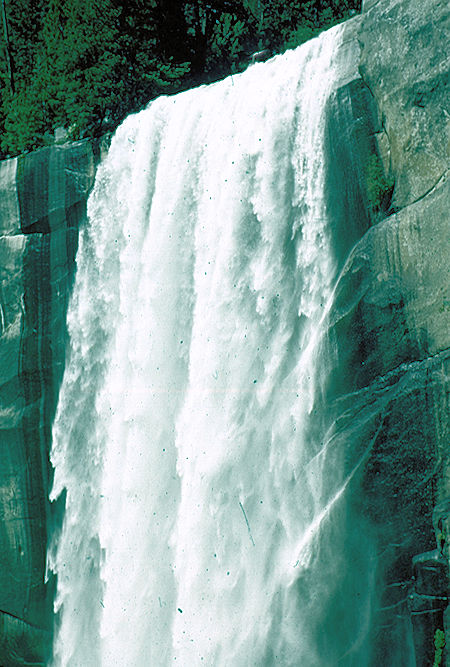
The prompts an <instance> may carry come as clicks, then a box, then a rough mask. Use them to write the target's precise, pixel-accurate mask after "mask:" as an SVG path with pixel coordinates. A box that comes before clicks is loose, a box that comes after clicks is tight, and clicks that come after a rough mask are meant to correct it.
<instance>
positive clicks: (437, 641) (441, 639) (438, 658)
mask: <svg viewBox="0 0 450 667" xmlns="http://www.w3.org/2000/svg"><path fill="white" fill-rule="evenodd" d="M444 646H445V632H444V631H443V630H436V632H435V633H434V649H435V651H434V662H433V667H440V665H441V663H442V653H443V650H444Z"/></svg>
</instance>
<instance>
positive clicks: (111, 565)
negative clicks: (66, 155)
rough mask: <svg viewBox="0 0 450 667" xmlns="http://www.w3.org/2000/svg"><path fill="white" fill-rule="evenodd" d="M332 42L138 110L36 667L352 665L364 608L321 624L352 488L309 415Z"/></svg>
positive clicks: (106, 206) (66, 408)
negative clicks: (53, 626) (44, 645)
mask: <svg viewBox="0 0 450 667" xmlns="http://www.w3.org/2000/svg"><path fill="white" fill-rule="evenodd" d="M340 39H341V29H340V28H339V27H337V28H333V29H332V30H330V31H328V32H326V33H324V34H322V35H321V36H320V37H319V38H317V39H315V40H312V41H310V42H308V43H307V44H305V45H303V46H302V47H300V48H298V49H296V50H295V51H288V52H286V53H285V54H284V55H282V56H278V57H276V58H274V59H272V60H271V61H269V62H267V63H264V64H257V65H254V66H251V67H250V68H249V69H248V70H247V71H246V72H244V73H243V74H240V75H235V76H231V77H229V78H227V79H225V80H224V81H221V82H219V83H216V84H213V85H210V86H204V87H200V88H198V89H195V90H191V91H188V92H185V93H182V94H179V95H176V96H173V97H162V98H159V99H157V100H155V101H153V102H152V103H151V104H150V105H149V106H148V108H147V109H146V110H144V111H142V112H140V113H139V114H136V115H132V116H130V117H128V118H127V119H126V120H125V122H124V123H123V124H122V126H121V127H120V128H119V129H118V130H117V132H116V134H115V136H114V138H113V140H112V144H111V147H110V150H109V152H108V155H107V157H106V158H105V159H104V160H103V162H102V164H101V165H100V167H99V168H98V171H97V178H96V184H95V187H94V190H93V192H92V194H91V196H90V199H89V204H88V217H89V220H88V223H87V224H86V225H85V226H84V227H83V229H82V230H81V232H80V245H79V251H78V256H77V274H76V283H75V286H74V292H73V295H72V300H71V305H70V308H69V314H68V327H69V334H70V349H69V352H68V359H67V365H66V371H65V376H64V381H63V385H62V388H61V392H60V400H59V407H58V411H57V416H56V420H55V424H54V429H53V440H54V444H53V451H52V462H53V465H54V467H55V480H54V486H53V490H52V495H51V499H52V500H54V499H56V498H57V497H58V496H59V495H60V494H61V493H63V492H64V493H65V506H66V510H65V519H64V524H63V528H62V532H61V534H60V535H59V539H58V540H57V543H56V544H55V545H53V547H52V548H51V549H50V550H49V568H50V569H51V570H53V571H54V572H55V573H56V574H57V577H58V579H57V581H58V587H57V596H56V601H55V610H56V611H57V612H58V629H57V633H56V639H55V646H54V654H55V657H54V665H58V666H62V667H97V666H98V667H100V666H101V667H111V666H113V665H117V666H120V667H147V666H152V667H153V666H155V667H165V666H167V665H172V664H178V665H181V666H182V667H195V666H197V665H208V666H211V667H247V666H253V665H254V666H256V667H264V666H270V665H298V666H301V667H315V666H319V665H320V666H321V667H323V666H324V665H329V666H330V667H334V666H335V665H353V664H355V665H356V664H357V665H359V666H361V665H365V664H366V660H365V658H364V652H362V651H360V650H359V649H358V648H357V644H358V642H357V638H358V635H361V633H362V635H363V633H364V630H363V628H364V627H365V624H366V618H365V616H364V613H365V612H364V610H365V609H366V606H367V601H366V600H362V601H361V607H360V608H359V609H358V610H357V613H356V616H357V621H356V620H355V619H356V616H355V615H354V616H352V617H351V618H350V619H347V620H346V619H345V613H344V612H343V611H342V610H343V608H344V607H343V606H342V604H341V605H339V604H336V605H335V608H333V609H331V608H330V604H331V603H330V602H329V601H330V599H331V598H333V599H334V600H335V599H336V594H333V590H334V588H335V586H336V585H337V584H336V582H337V581H338V580H339V576H340V574H339V572H340V569H341V568H342V561H343V559H344V558H345V554H344V552H343V549H344V547H343V538H342V539H341V538H340V537H339V535H340V533H341V522H342V521H344V519H343V518H342V517H343V515H345V507H343V506H344V505H345V502H344V496H345V493H344V492H345V488H346V481H347V480H346V479H345V477H344V473H343V472H341V471H340V466H339V455H338V454H337V453H336V451H335V450H334V449H333V447H331V445H330V443H331V441H332V428H331V426H330V425H329V424H327V421H326V418H325V417H324V414H322V412H321V408H320V406H321V401H320V393H321V387H322V386H323V383H324V382H325V381H326V377H327V368H328V366H327V355H326V354H325V351H324V347H323V346H322V345H321V340H322V338H323V335H324V334H323V331H324V329H325V327H324V324H323V322H324V319H325V318H326V313H327V308H328V307H329V303H330V299H331V297H332V290H333V281H334V280H335V278H336V266H335V263H334V260H333V253H332V249H331V239H330V235H331V230H330V228H329V227H330V225H329V222H328V219H327V211H326V207H325V202H324V162H325V160H324V123H325V119H324V110H325V104H326V101H327V99H328V97H329V95H330V91H331V90H332V89H333V85H335V81H336V63H335V58H336V53H337V51H338V45H339V42H340ZM367 595H368V594H367ZM343 596H344V594H343ZM333 604H335V603H333ZM333 614H334V617H333ZM333 618H334V621H335V623H336V624H337V625H338V626H339V624H340V623H342V632H341V631H340V630H339V629H338V630H336V628H335V630H334V633H331V634H333V637H334V638H333V640H332V645H331V646H329V647H328V648H327V642H326V636H327V632H328V630H327V625H329V624H330V619H333ZM358 624H359V625H358ZM348 625H351V626H352V628H351V629H350V630H348V628H347V626H348ZM336 635H337V637H336ZM362 635H361V636H362ZM330 641H331V640H330ZM353 644H354V645H353ZM352 645H353V648H352ZM324 647H325V648H324ZM349 656H353V657H349Z"/></svg>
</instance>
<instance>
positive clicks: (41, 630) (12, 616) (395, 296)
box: [0, 0, 450, 667]
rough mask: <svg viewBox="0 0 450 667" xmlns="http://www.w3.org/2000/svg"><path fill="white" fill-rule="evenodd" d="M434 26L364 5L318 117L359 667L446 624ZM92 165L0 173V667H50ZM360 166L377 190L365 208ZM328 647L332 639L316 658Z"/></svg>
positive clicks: (34, 159) (410, 6)
mask: <svg viewBox="0 0 450 667" xmlns="http://www.w3.org/2000/svg"><path fill="white" fill-rule="evenodd" d="M449 27H450V26H449V10H448V6H447V3H445V2H443V1H440V0H424V2H422V3H421V4H420V6H419V3H417V2H415V1H414V0H367V1H366V2H365V3H364V6H363V13H362V15H361V16H357V17H354V18H353V19H351V20H350V21H348V22H347V24H346V28H345V39H344V43H343V46H342V49H343V50H344V56H345V58H344V59H345V61H346V63H347V66H346V68H345V70H344V71H343V72H342V82H340V86H339V88H338V90H337V92H336V93H335V95H334V96H333V97H332V99H330V101H329V105H328V122H327V144H328V163H327V175H328V178H327V183H328V186H327V197H328V203H329V209H330V210H331V211H332V212H333V213H332V215H333V223H334V229H335V253H336V257H337V259H338V261H339V263H340V266H341V273H340V278H339V281H338V284H337V287H336V298H335V306H334V309H333V311H332V313H331V316H330V322H329V335H328V341H329V345H330V350H332V357H333V358H334V363H335V365H334V369H333V372H332V373H331V376H330V380H329V384H328V386H327V387H326V388H325V400H326V401H327V403H328V405H329V409H330V411H331V412H332V414H333V415H334V417H335V421H336V423H337V424H338V425H339V428H338V435H337V443H338V444H339V446H340V447H342V448H343V449H344V451H345V447H349V446H351V447H352V448H354V449H356V450H358V451H360V452H361V458H360V461H361V463H360V466H359V469H358V470H357V471H356V472H355V474H354V475H353V477H352V484H353V485H354V488H355V494H354V497H355V508H354V515H356V516H359V517H360V520H359V524H358V525H357V526H356V527H355V526H353V527H352V531H351V534H352V537H351V539H352V541H353V542H354V552H355V563H356V566H357V567H361V568H363V569H370V568H372V570H373V572H372V574H373V577H374V578H375V579H376V581H377V583H378V586H377V590H378V591H379V599H378V600H377V601H376V602H375V603H374V604H375V605H376V607H377V620H376V622H375V623H374V624H373V628H372V639H371V642H370V644H371V648H370V649H369V648H368V651H369V652H370V659H369V662H370V664H373V665H384V664H386V665H388V664H389V665H396V666H397V665H399V666H401V665H410V664H411V663H410V662H407V661H406V658H405V655H406V653H407V652H406V651H405V649H404V646H405V644H408V643H409V644H410V643H411V642H414V644H415V654H416V663H417V665H426V664H430V662H432V660H433V656H434V646H433V636H434V632H435V630H436V629H440V628H442V627H444V625H445V618H444V617H445V609H446V607H447V599H446V598H447V572H448V558H449V551H448V546H447V532H448V530H449V529H450V524H449V519H450V482H449V469H448V466H449V450H448V441H449V439H448V436H449V428H448V391H449V382H448V374H449V357H450V352H449V338H450V326H449V325H450V294H449V292H448V290H449V286H450V275H449V266H450V250H449V245H448V241H447V239H448V235H449V230H450V224H449V217H448V202H449V175H448V162H449V159H448V156H449V148H450V142H449V134H448V131H449V114H450V104H449V101H450V97H449V92H448V76H449V63H448V57H446V52H447V48H448V47H447V35H448V33H449ZM95 154H96V151H95V150H94V146H93V145H92V143H90V142H89V141H85V142H80V143H77V144H67V145H64V146H53V147H50V148H45V149H42V150H40V151H37V152H36V153H32V154H28V155H25V156H21V157H19V158H14V159H12V160H7V161H5V162H3V163H2V164H1V165H0V188H1V198H0V226H1V235H0V257H1V262H0V267H1V281H0V314H1V332H0V333H1V346H0V373H1V381H0V395H1V401H0V410H1V412H0V415H1V422H0V423H1V426H0V429H1V434H0V447H1V452H2V456H1V464H0V512H1V524H0V525H1V528H0V564H1V574H0V582H1V583H0V665H4V667H15V666H16V665H24V664H28V665H39V664H42V665H43V664H46V662H47V660H48V659H49V656H50V653H51V637H52V627H53V618H52V598H53V591H54V586H53V582H52V581H51V580H50V581H48V582H47V583H46V582H45V579H46V577H45V555H46V548H47V543H48V539H49V536H50V535H51V533H52V531H53V530H54V529H55V526H56V525H57V523H58V520H59V517H58V514H59V513H60V510H61V508H58V507H56V508H55V507H51V506H50V505H49V503H48V501H47V498H48V490H49V486H50V484H51V477H52V473H51V469H50V466H49V461H48V452H49V445H50V435H51V423H52V419H53V415H54V411H55V406H56V401H57V395H58V388H59V384H60V382H61V378H62V372H63V367H64V356H65V345H66V333H65V313H66V309H67V303H68V298H69V294H70V289H71V284H72V281H73V276H74V267H75V263H74V258H75V252H76V248H77V232H78V228H79V226H80V225H81V224H82V223H83V221H84V219H85V215H86V198H87V195H88V192H89V190H90V187H91V185H92V183H93V179H94V172H95ZM372 158H375V159H376V160H377V161H378V162H379V164H381V165H382V167H383V169H382V171H383V172H384V177H385V183H386V184H389V187H388V186H387V185H386V188H385V193H384V198H383V200H381V199H380V201H379V202H376V203H374V202H373V200H371V197H370V183H369V182H368V181H369V180H370V178H371V177H370V173H369V171H368V165H369V164H370V161H371V160H372ZM391 184H392V185H391ZM361 491H362V492H361ZM368 543H370V544H371V545H372V546H373V547H374V549H375V550H376V551H377V553H378V557H377V559H376V562H374V563H367V562H366V561H367V558H366V556H367V553H369V552H368V551H366V545H367V544H368ZM358 564H359V565H358ZM413 574H414V578H413V576H412V575H413ZM357 595H358V591H357V590H355V596H357ZM349 604H351V600H349ZM449 627H450V626H449ZM411 628H413V630H414V632H412V631H411ZM338 631H339V629H333V628H330V629H329V632H328V633H327V635H326V639H327V641H332V635H333V633H334V632H338ZM325 654H326V647H325V646H324V656H325ZM324 664H326V659H325V660H324ZM349 664H351V663H349Z"/></svg>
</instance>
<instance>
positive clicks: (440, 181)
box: [398, 169, 449, 211]
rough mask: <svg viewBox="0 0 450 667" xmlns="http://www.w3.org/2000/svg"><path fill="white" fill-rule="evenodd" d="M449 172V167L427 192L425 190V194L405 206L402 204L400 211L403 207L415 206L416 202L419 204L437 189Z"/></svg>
mask: <svg viewBox="0 0 450 667" xmlns="http://www.w3.org/2000/svg"><path fill="white" fill-rule="evenodd" d="M448 172H449V169H446V170H445V171H444V172H443V173H442V174H441V175H440V176H439V178H438V179H437V181H436V182H435V183H434V185H432V186H431V187H430V188H429V189H428V190H427V191H426V192H424V194H423V195H421V196H420V197H417V199H415V200H414V201H412V202H410V203H408V204H405V205H404V206H402V207H401V208H399V209H398V210H399V211H402V210H403V209H405V208H408V207H409V206H414V204H417V202H419V201H421V200H422V199H425V197H428V195H430V194H431V193H432V192H433V191H434V190H436V189H437V188H438V187H439V186H440V185H441V184H442V183H443V182H444V181H445V178H446V176H447V174H448Z"/></svg>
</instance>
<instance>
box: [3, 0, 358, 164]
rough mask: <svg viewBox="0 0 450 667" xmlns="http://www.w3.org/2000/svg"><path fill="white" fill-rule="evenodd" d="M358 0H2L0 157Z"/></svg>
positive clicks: (306, 33) (82, 133) (178, 83)
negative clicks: (303, 0) (58, 129)
mask: <svg viewBox="0 0 450 667" xmlns="http://www.w3.org/2000/svg"><path fill="white" fill-rule="evenodd" d="M359 9H360V0H306V1H305V2H299V1H298V0H286V1H284V0H129V1H128V2H126V3H125V2H124V0H90V2H83V1H82V0H14V2H13V1H12V0H2V28H3V29H2V31H1V41H0V158H4V157H8V156H11V155H16V154H18V153H22V152H24V151H29V150H33V149H34V148H37V147H39V146H43V145H46V144H50V143H53V133H54V130H55V129H56V128H58V127H64V128H66V130H67V132H68V136H69V138H71V139H79V138H83V137H86V136H96V135H99V134H102V133H103V132H105V131H107V130H111V129H113V128H114V127H116V126H117V124H118V123H119V122H120V121H121V120H122V119H123V118H124V117H125V116H126V115H127V114H128V113H130V112H133V111H137V110H138V109H140V108H142V107H143V106H144V105H145V104H146V103H147V102H148V101H149V100H150V99H152V98H154V97H156V96H157V95H159V94H161V93H173V92H178V91H179V90H182V89H185V88H188V87H190V86H192V85H197V84H199V83H203V82H209V81H213V80H215V79H218V78H221V77H223V76H225V75H227V74H230V73H234V72H238V71H241V70H242V69H244V68H245V67H246V66H247V65H248V63H249V60H250V56H251V54H252V53H253V52H254V51H257V50H262V49H269V50H270V52H279V51H282V50H284V49H286V48H293V47H295V46H297V45H298V44H300V43H302V42H304V41H306V40H307V39H309V38H311V37H313V36H314V35H315V34H317V33H318V32H319V31H320V30H323V29H324V28H327V27H330V26H331V25H333V24H334V23H337V22H339V21H341V20H342V19H344V18H347V17H348V16H349V15H350V14H351V13H354V12H355V11H359Z"/></svg>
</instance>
